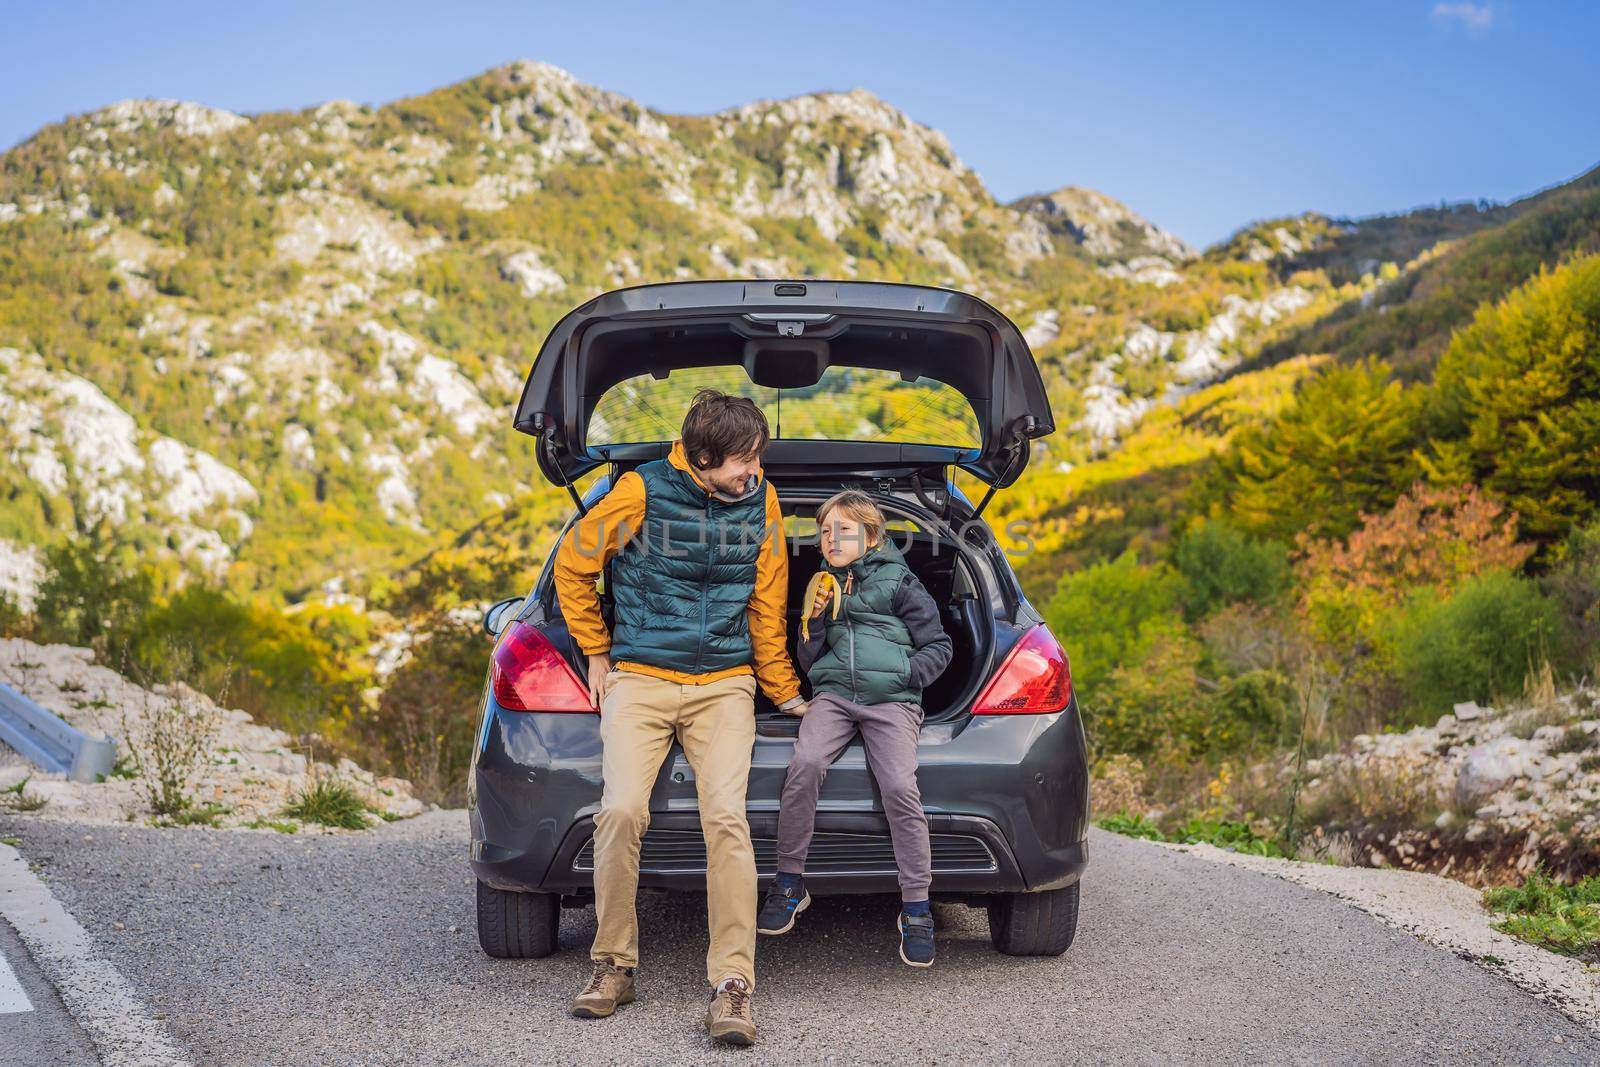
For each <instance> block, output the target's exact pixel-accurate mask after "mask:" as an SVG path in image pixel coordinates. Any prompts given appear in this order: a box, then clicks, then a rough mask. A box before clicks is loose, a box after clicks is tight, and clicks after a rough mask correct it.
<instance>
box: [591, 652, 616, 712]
mask: <svg viewBox="0 0 1600 1067" xmlns="http://www.w3.org/2000/svg"><path fill="white" fill-rule="evenodd" d="M610 673H611V654H610V653H609V652H596V653H595V654H594V655H592V656H590V657H589V703H591V704H593V705H594V706H595V707H596V708H597V709H598V708H599V707H600V702H601V701H602V700H604V699H605V698H606V675H608V674H610Z"/></svg>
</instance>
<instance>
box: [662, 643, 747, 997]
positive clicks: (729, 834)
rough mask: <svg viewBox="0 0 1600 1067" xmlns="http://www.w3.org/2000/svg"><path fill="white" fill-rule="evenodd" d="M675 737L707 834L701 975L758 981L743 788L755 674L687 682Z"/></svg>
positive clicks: (713, 980) (712, 980) (714, 981)
mask: <svg viewBox="0 0 1600 1067" xmlns="http://www.w3.org/2000/svg"><path fill="white" fill-rule="evenodd" d="M684 688H685V692H686V696H685V701H684V707H683V717H682V720H681V721H680V722H679V725H678V740H679V741H680V742H681V743H682V744H683V754H684V756H685V757H687V759H688V760H689V765H690V766H691V767H693V768H694V780H695V791H696V794H697V796H698V798H699V802H700V829H701V832H702V833H703V834H704V835H705V839H706V923H707V925H708V926H709V927H710V933H711V945H710V948H709V949H708V950H707V952H706V980H707V981H709V982H710V983H711V984H712V985H713V986H714V985H716V984H717V983H718V982H719V981H721V980H722V979H724V978H742V979H744V981H745V982H746V983H747V986H748V988H750V989H753V988H755V954H756V854H755V849H754V848H753V847H751V844H750V821H749V818H748V816H747V815H746V814H745V792H746V790H747V788H748V787H749V784H750V753H751V750H752V749H753V748H754V747H755V742H756V717H755V695H756V680H755V677H754V676H753V675H748V674H745V675H738V676H735V677H732V678H724V679H722V680H721V681H716V682H708V683H706V684H705V685H691V686H685V687H684Z"/></svg>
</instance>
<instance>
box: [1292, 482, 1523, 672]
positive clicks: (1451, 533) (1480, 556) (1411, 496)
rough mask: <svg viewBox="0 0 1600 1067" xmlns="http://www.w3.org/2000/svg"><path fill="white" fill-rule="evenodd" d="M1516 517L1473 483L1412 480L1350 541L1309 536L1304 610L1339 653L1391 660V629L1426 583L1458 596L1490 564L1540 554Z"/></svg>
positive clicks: (1379, 666)
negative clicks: (1524, 540)
mask: <svg viewBox="0 0 1600 1067" xmlns="http://www.w3.org/2000/svg"><path fill="white" fill-rule="evenodd" d="M1516 529H1517V528H1516V517H1515V516H1514V515H1504V514H1503V509H1502V508H1501V506H1500V505H1499V504H1497V503H1495V502H1494V501H1492V500H1489V499H1488V498H1486V497H1484V496H1483V495H1482V494H1481V493H1480V492H1479V491H1478V490H1477V489H1476V487H1473V486H1465V487H1443V488H1440V487H1430V486H1426V485H1421V484H1419V485H1414V486H1412V487H1411V489H1410V490H1408V491H1407V492H1406V493H1405V495H1404V496H1402V497H1401V498H1400V499H1399V500H1397V501H1396V502H1395V504H1394V507H1392V508H1390V509H1389V510H1388V511H1386V512H1383V513H1381V514H1369V515H1363V516H1362V522H1361V527H1360V529H1358V530H1356V531H1354V532H1353V533H1351V534H1350V536H1349V538H1348V539H1346V540H1343V541H1340V540H1337V539H1332V540H1312V539H1308V538H1302V539H1301V541H1300V547H1301V551H1302V553H1303V555H1302V557H1301V560H1300V562H1299V564H1298V565H1297V568H1296V570H1297V574H1298V577H1299V582H1300V588H1301V597H1300V605H1299V607H1300V612H1301V616H1302V618H1303V619H1304V620H1305V622H1306V624H1307V628H1308V630H1309V632H1310V633H1311V634H1312V635H1313V636H1314V637H1315V638H1316V639H1317V640H1318V641H1321V642H1324V643H1326V644H1328V645H1329V646H1331V648H1332V649H1333V650H1334V651H1335V652H1336V654H1338V655H1342V656H1345V657H1350V656H1356V655H1376V656H1377V657H1378V662H1377V663H1376V664H1372V665H1369V669H1375V670H1377V671H1379V672H1382V671H1384V670H1387V669H1388V668H1389V666H1390V664H1389V661H1388V657H1389V655H1390V649H1388V648H1387V647H1386V634H1385V632H1384V631H1385V628H1386V627H1388V626H1389V625H1390V622H1391V620H1392V616H1393V613H1394V612H1395V611H1396V609H1398V608H1400V607H1401V606H1403V605H1404V603H1405V602H1406V600H1407V599H1408V598H1409V597H1411V596H1412V595H1414V594H1415V592H1416V591H1417V590H1418V589H1429V590H1432V591H1434V592H1436V593H1438V594H1440V595H1442V596H1448V595H1450V594H1451V593H1452V592H1453V591H1454V590H1455V589H1457V588H1458V587H1459V586H1460V585H1461V584H1462V583H1463V582H1465V581H1466V580H1468V579H1469V578H1472V577H1475V576H1476V575H1479V574H1483V573H1485V572H1488V571H1491V570H1503V571H1514V570H1516V569H1517V568H1518V567H1520V566H1521V565H1522V563H1523V561H1524V560H1526V559H1527V558H1528V555H1529V554H1530V553H1531V552H1532V548H1531V546H1528V545H1522V544H1519V543H1518V542H1517V532H1516Z"/></svg>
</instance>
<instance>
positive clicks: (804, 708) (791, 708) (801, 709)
mask: <svg viewBox="0 0 1600 1067" xmlns="http://www.w3.org/2000/svg"><path fill="white" fill-rule="evenodd" d="M782 710H783V712H784V714H786V715H793V716H794V717H795V718H797V719H798V718H799V717H800V716H802V715H804V714H805V713H806V712H808V711H810V710H811V701H809V700H802V701H800V702H799V703H798V704H785V705H783V708H782Z"/></svg>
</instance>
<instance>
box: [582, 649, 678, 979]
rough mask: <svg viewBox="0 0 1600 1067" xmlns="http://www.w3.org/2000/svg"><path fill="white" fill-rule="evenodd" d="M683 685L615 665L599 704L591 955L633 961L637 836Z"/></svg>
mask: <svg viewBox="0 0 1600 1067" xmlns="http://www.w3.org/2000/svg"><path fill="white" fill-rule="evenodd" d="M683 688H684V687H683V686H681V685H679V684H677V683H676V682H669V681H667V680H666V679H663V678H652V677H650V676H649V675H646V674H635V673H633V672H631V671H613V672H612V674H611V675H610V684H609V687H608V688H607V690H606V695H605V699H604V700H603V701H602V702H601V710H600V741H601V745H602V751H601V756H600V766H601V771H600V773H601V776H602V778H603V779H604V782H603V784H602V787H601V793H600V811H599V812H598V813H597V814H596V815H595V817H594V912H595V926H596V929H595V935H594V945H593V947H592V948H591V949H590V952H589V957H590V958H591V959H593V960H595V961H596V962H599V961H600V960H604V959H606V958H610V959H611V960H612V962H613V963H614V964H615V965H616V966H618V967H636V966H638V964H639V922H638V913H637V911H636V910H635V906H636V903H637V898H638V895H639V838H640V837H641V836H642V835H643V834H644V831H645V827H647V826H649V825H650V790H651V788H652V787H653V786H654V785H655V781H656V775H657V773H659V772H660V770H661V761H662V759H664V758H665V757H666V754H667V750H668V749H669V748H671V746H672V730H673V724H674V723H675V722H676V720H677V717H678V708H679V704H680V702H681V701H682V696H681V695H680V694H681V691H682V690H683Z"/></svg>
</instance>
